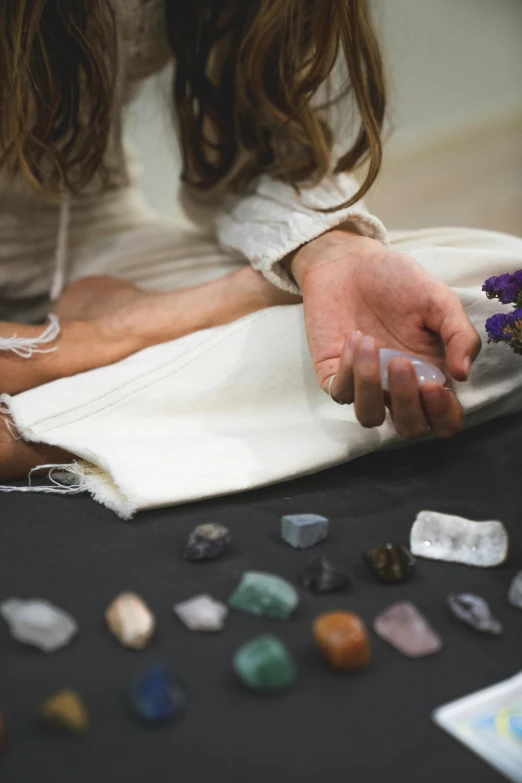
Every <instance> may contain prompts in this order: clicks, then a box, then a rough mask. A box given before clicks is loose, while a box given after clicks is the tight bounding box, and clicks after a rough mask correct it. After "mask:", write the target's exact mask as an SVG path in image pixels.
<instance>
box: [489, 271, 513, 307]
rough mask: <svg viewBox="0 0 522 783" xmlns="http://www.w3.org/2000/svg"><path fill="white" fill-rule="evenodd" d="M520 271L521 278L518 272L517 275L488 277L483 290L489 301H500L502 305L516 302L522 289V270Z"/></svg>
mask: <svg viewBox="0 0 522 783" xmlns="http://www.w3.org/2000/svg"><path fill="white" fill-rule="evenodd" d="M519 271H520V273H521V274H520V278H519V277H518V272H515V275H517V277H515V275H510V274H507V273H506V274H504V275H498V277H496V276H494V277H488V279H487V280H486V281H485V283H484V285H483V286H482V290H483V291H485V292H486V296H487V297H488V299H500V301H501V302H502V304H510V302H516V301H517V296H518V294H519V292H520V290H521V289H522V270H519Z"/></svg>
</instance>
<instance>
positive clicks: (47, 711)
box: [38, 690, 89, 734]
mask: <svg viewBox="0 0 522 783" xmlns="http://www.w3.org/2000/svg"><path fill="white" fill-rule="evenodd" d="M38 717H39V718H40V721H41V723H42V724H43V725H45V726H46V727H47V728H49V729H53V730H55V731H58V732H61V733H63V734H84V733H85V732H86V731H87V729H88V728H89V713H88V711H87V707H86V706H85V704H84V703H83V701H82V699H81V698H80V696H78V694H77V693H76V692H75V691H71V690H63V691H58V693H55V694H54V696H51V698H50V699H48V700H47V701H46V702H45V703H44V704H42V706H41V707H40V711H39V713H38Z"/></svg>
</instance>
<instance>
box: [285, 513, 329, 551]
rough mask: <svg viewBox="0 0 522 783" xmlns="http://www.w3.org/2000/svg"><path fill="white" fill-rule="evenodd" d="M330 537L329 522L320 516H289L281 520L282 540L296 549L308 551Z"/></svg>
mask: <svg viewBox="0 0 522 783" xmlns="http://www.w3.org/2000/svg"><path fill="white" fill-rule="evenodd" d="M327 535H328V520H327V518H326V517H321V516H319V514H287V515H286V516H285V517H283V518H282V519H281V538H282V539H283V541H286V543H287V544H290V546H293V547H294V549H306V548H308V547H310V546H315V545H316V544H318V543H319V541H323V539H325V538H326V536H327Z"/></svg>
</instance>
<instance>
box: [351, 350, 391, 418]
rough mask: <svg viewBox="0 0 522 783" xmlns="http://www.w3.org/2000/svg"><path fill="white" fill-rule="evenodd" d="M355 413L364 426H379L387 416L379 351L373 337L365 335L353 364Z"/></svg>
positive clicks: (356, 351)
mask: <svg viewBox="0 0 522 783" xmlns="http://www.w3.org/2000/svg"><path fill="white" fill-rule="evenodd" d="M353 385H354V396H355V414H356V416H357V418H358V420H359V422H360V423H361V424H362V425H363V427H378V426H379V425H380V424H382V423H383V421H384V417H385V408H384V394H383V390H382V386H381V367H380V362H379V351H378V349H377V343H376V342H375V340H374V339H373V337H369V336H368V335H364V336H363V337H361V338H360V340H359V342H358V344H357V347H356V349H355V361H354V365H353Z"/></svg>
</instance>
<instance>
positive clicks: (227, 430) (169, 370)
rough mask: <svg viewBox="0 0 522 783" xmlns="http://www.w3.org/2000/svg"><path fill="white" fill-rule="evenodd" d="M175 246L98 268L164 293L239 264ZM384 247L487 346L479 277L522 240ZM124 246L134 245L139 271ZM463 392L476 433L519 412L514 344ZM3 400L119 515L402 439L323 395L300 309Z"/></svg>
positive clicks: (408, 239)
mask: <svg viewBox="0 0 522 783" xmlns="http://www.w3.org/2000/svg"><path fill="white" fill-rule="evenodd" d="M152 236H154V241H155V242H156V251H155V252H156V255H154V247H152V251H153V252H151V238H152ZM176 237H177V243H178V247H177V250H176V251H174V250H173V249H172V248H173V247H174V245H173V235H172V232H170V238H169V230H168V225H167V221H165V222H164V223H163V229H162V230H160V229H158V225H156V230H155V232H154V234H153V232H152V228H151V232H150V235H149V236H147V235H146V232H145V235H144V236H143V237H142V240H143V241H142V248H145V247H146V248H147V252H148V254H149V255H148V258H149V259H150V262H149V264H148V266H144V264H143V263H138V255H139V247H140V243H139V241H138V239H139V237H138V233H135V234H134V236H133V237H132V236H131V235H130V234H129V236H128V237H127V238H124V237H122V238H120V239H119V240H118V243H117V248H116V249H115V248H113V252H114V254H115V255H114V263H112V265H111V263H109V262H110V259H109V258H108V257H105V258H101V257H100V256H98V257H97V259H96V260H95V261H93V265H94V267H95V266H96V264H99V265H101V267H102V269H103V272H104V273H113V274H117V275H118V276H120V277H127V279H134V280H135V279H136V275H137V270H139V276H140V277H141V278H143V277H144V276H146V275H147V274H148V276H149V287H151V288H154V287H157V286H156V284H155V283H154V279H155V278H156V279H157V278H160V279H161V287H171V288H174V287H179V286H180V285H188V284H195V283H198V282H201V281H202V280H203V279H210V278H211V277H212V276H214V277H216V276H217V275H219V274H222V273H223V272H225V271H229V270H230V269H231V268H233V267H234V266H237V264H238V263H240V261H239V260H238V258H237V256H236V257H234V256H230V257H229V256H227V255H226V254H225V253H223V252H222V251H218V250H217V249H216V248H215V247H213V246H212V245H211V243H208V244H207V245H204V244H201V241H200V240H197V239H196V238H194V237H193V236H192V235H190V234H186V235H183V232H180V231H178V233H177V234H176ZM167 240H169V242H170V244H169V245H168V247H169V248H170V249H169V250H168V253H169V254H170V255H166V253H167ZM389 240H390V242H391V245H392V247H393V248H394V249H397V250H401V251H403V252H408V253H409V254H410V255H412V256H413V257H414V258H416V259H417V260H418V261H419V262H420V263H421V264H422V265H423V266H424V267H425V268H426V269H427V270H428V271H429V272H430V273H432V274H433V275H435V276H436V277H437V278H439V279H440V280H442V281H444V282H445V283H447V284H448V285H450V286H451V287H453V288H454V289H455V290H456V291H457V293H458V295H459V297H460V299H461V300H462V302H463V303H464V305H465V307H466V310H467V312H468V314H469V315H470V317H471V319H472V321H473V322H474V324H475V326H476V328H477V329H478V331H479V333H480V334H481V335H482V336H483V337H484V321H485V320H486V318H487V317H489V316H490V315H492V314H493V313H494V312H497V311H499V310H501V309H502V305H499V303H498V302H496V301H494V302H492V301H489V300H488V299H486V297H485V295H484V293H483V292H482V291H481V285H482V282H483V281H484V279H485V278H486V277H489V276H491V275H498V274H502V273H504V272H512V271H514V270H515V269H518V268H520V267H522V240H521V239H518V238H515V237H511V236H507V235H503V234H498V233H494V232H487V231H479V230H472V229H470V230H466V229H459V228H447V229H443V228H441V229H429V230H426V231H414V232H392V233H391V234H390V235H389ZM162 243H164V244H163V252H161V247H160V246H161V244H162ZM152 244H154V243H152ZM126 248H127V249H129V250H130V249H131V248H133V249H134V256H133V257H131V260H130V262H129V259H128V256H126V254H125V250H126ZM205 248H206V250H205ZM168 258H171V259H177V261H176V263H173V262H172V261H171V262H170V263H169V262H168ZM115 259H117V260H115ZM123 259H126V261H125V262H124V261H123ZM126 269H127V274H125V270H126ZM94 271H97V270H96V268H93V267H92V266H91V268H90V269H87V270H85V272H86V273H93V272H94ZM100 271H101V270H100ZM141 282H142V283H143V282H144V281H143V279H142V280H141ZM506 309H508V308H506ZM484 343H485V340H484ZM457 387H458V388H457V390H458V395H459V398H460V399H461V401H462V403H463V405H464V407H465V410H466V413H467V417H466V425H467V426H470V425H472V424H475V423H477V422H479V421H483V420H485V419H487V418H491V417H493V416H497V415H500V414H502V413H508V412H513V411H516V410H520V409H522V359H521V357H519V356H516V355H514V354H513V352H512V351H511V350H510V349H509V348H507V347H506V346H496V345H487V344H484V347H483V350H482V353H481V355H480V356H479V358H478V360H477V361H476V363H475V364H474V367H473V370H472V374H471V378H470V380H469V381H468V382H466V383H463V384H457ZM2 401H3V402H4V403H5V404H6V405H7V406H8V408H9V410H10V411H11V414H12V417H13V419H14V422H15V425H16V427H17V429H18V431H19V433H20V434H21V435H22V436H23V437H24V438H25V439H26V440H29V441H36V442H44V443H49V444H53V445H56V446H60V447H62V448H64V449H67V450H68V451H70V452H72V453H74V454H76V455H78V457H80V458H82V461H81V462H80V463H79V466H77V467H76V468H75V475H76V478H75V480H76V481H77V486H78V487H81V488H84V489H86V490H88V491H89V492H91V493H92V495H93V496H94V497H95V498H96V499H97V500H99V501H100V502H102V503H104V504H106V505H107V506H109V507H110V508H112V509H113V510H114V511H115V512H116V513H117V514H119V515H120V516H121V517H123V518H130V517H131V516H132V515H133V514H134V513H136V512H137V511H139V510H140V509H145V508H152V507H157V506H164V505H169V504H174V503H182V502H186V501H195V500H199V499H202V498H207V497H212V496H216V495H224V494H227V493H231V492H238V491H240V490H246V489H250V488H253V487H258V486H262V485H265V484H269V483H271V482H276V481H281V480H284V479H289V478H293V477H295V476H299V475H303V474H306V473H311V472H314V471H318V470H321V469H323V468H326V467H328V466H331V465H334V464H336V463H340V462H342V461H345V460H349V459H354V458H355V457H358V456H360V455H362V454H365V453H367V452H370V451H373V450H375V449H378V448H382V447H385V446H394V445H399V443H401V442H404V441H400V439H399V438H398V437H397V436H396V434H395V432H394V428H393V425H392V424H391V422H390V421H389V420H387V421H386V422H385V423H384V424H383V425H382V426H381V427H378V428H376V429H364V428H363V427H361V426H360V425H359V424H358V422H357V421H356V419H355V416H354V412H353V408H352V407H351V406H339V405H337V404H335V403H334V402H333V401H332V400H330V398H329V397H328V396H327V395H326V394H325V393H324V392H323V391H322V390H321V389H320V387H319V385H318V383H317V380H316V377H315V374H314V371H313V367H312V363H311V359H310V356H309V352H308V348H307V345H306V339H305V333H304V324H303V314H302V306H300V305H298V306H288V307H276V308H272V309H268V310H264V311H261V312H257V313H254V314H252V315H249V316H247V317H245V318H243V319H241V320H239V321H236V322H234V323H231V324H228V325H226V326H220V327H216V328H214V329H209V330H206V331H201V332H198V333H195V334H192V335H188V336H186V337H183V338H181V339H179V340H175V341H173V342H170V343H166V344H163V345H158V346H154V347H152V348H149V349H147V350H144V351H141V352H140V353H137V354H135V355H133V356H131V357H129V358H128V359H125V360H124V361H122V362H119V363H118V364H114V365H111V366H109V367H105V368H102V369H98V370H94V371H91V372H88V373H84V374H82V375H79V376H75V377H72V378H67V379H62V380H59V381H56V382H54V383H51V384H48V385H46V386H42V387H39V388H37V389H34V390H32V391H29V392H25V393H23V394H20V395H17V396H15V397H9V396H7V395H3V397H2Z"/></svg>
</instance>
